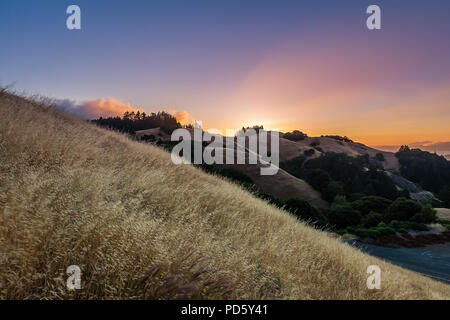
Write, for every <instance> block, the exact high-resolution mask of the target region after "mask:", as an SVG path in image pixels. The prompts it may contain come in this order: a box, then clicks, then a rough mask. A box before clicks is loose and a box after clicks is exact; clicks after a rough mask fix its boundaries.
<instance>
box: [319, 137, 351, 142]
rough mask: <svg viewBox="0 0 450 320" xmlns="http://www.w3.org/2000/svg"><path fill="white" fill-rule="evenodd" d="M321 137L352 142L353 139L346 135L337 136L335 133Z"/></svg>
mask: <svg viewBox="0 0 450 320" xmlns="http://www.w3.org/2000/svg"><path fill="white" fill-rule="evenodd" d="M322 137H325V138H331V139H334V140H337V141H345V142H353V140H351V139H349V138H348V137H347V136H344V137H342V136H337V135H325V136H322Z"/></svg>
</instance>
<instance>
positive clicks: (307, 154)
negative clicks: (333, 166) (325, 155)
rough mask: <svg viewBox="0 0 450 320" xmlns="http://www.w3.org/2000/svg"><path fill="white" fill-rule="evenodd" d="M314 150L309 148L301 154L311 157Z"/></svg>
mask: <svg viewBox="0 0 450 320" xmlns="http://www.w3.org/2000/svg"><path fill="white" fill-rule="evenodd" d="M315 152H316V150H314V149H309V150H305V151H304V152H303V154H304V155H305V157H311V156H312V155H313V154H314V153H315Z"/></svg>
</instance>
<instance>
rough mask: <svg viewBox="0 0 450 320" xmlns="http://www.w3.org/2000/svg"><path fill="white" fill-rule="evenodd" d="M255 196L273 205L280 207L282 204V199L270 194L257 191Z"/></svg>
mask: <svg viewBox="0 0 450 320" xmlns="http://www.w3.org/2000/svg"><path fill="white" fill-rule="evenodd" d="M257 196H258V197H259V198H261V199H263V200H265V201H267V202H269V203H270V204H273V205H274V206H277V207H282V206H283V205H284V201H283V200H281V199H279V198H277V197H274V196H272V195H271V194H267V193H258V194H257Z"/></svg>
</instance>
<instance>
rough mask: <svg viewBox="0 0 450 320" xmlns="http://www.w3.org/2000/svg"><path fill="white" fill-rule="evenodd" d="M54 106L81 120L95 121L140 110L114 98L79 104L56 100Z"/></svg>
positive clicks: (66, 100) (67, 100)
mask: <svg viewBox="0 0 450 320" xmlns="http://www.w3.org/2000/svg"><path fill="white" fill-rule="evenodd" d="M56 106H57V107H58V108H59V109H62V110H64V111H65V112H67V113H70V114H75V115H77V116H79V117H81V118H83V119H97V118H99V117H104V118H105V117H115V116H122V115H123V114H124V112H125V111H129V112H132V111H134V112H137V111H141V112H142V110H141V109H138V108H133V107H132V106H131V104H130V103H123V102H121V101H119V100H116V99H114V98H106V99H101V98H99V99H95V100H87V101H83V102H81V103H76V102H75V101H72V100H69V99H63V100H57V101H56Z"/></svg>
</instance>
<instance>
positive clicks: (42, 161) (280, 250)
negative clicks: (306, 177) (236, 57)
mask: <svg viewBox="0 0 450 320" xmlns="http://www.w3.org/2000/svg"><path fill="white" fill-rule="evenodd" d="M0 112H1V114H2V116H1V117H0V257H1V259H0V298H2V299H5V298H8V299H24V298H34V299H37V298H39V299H40V298H51V299H63V298H78V299H94V298H100V299H103V298H177V297H178V298H255V299H259V298H282V299H405V298H406V299H417V298H444V299H448V298H449V297H450V287H449V286H447V285H444V284H440V283H437V282H434V281H432V280H430V279H428V278H424V277H422V276H419V275H417V274H415V273H413V272H409V271H406V270H403V269H400V268H397V267H394V266H392V265H390V264H387V263H383V262H381V261H380V260H377V259H375V258H372V257H369V256H367V255H364V254H362V253H361V252H359V251H357V250H355V249H353V248H351V247H349V246H347V245H345V244H342V243H340V242H339V241H337V240H335V239H332V238H330V237H329V236H328V235H327V234H326V233H323V232H320V231H317V230H314V229H312V228H311V227H308V226H306V225H304V224H302V223H300V222H298V221H297V220H296V219H295V218H294V217H292V216H290V215H288V214H287V213H285V212H283V211H280V210H278V209H276V208H274V207H271V206H269V205H267V204H266V203H265V202H263V201H261V200H259V199H256V198H255V197H253V196H252V195H251V194H249V193H247V192H246V191H244V190H242V189H241V188H239V187H238V186H237V185H234V184H231V183H228V182H226V181H224V180H221V179H219V178H217V177H214V176H211V175H207V174H206V173H204V172H202V171H200V170H198V169H195V168H193V167H191V166H175V165H173V164H172V162H171V161H170V155H169V154H168V153H166V152H165V151H163V150H161V149H159V148H157V147H154V146H151V145H148V144H143V143H138V142H135V141H131V140H129V139H128V138H127V137H126V136H124V135H120V134H117V133H114V132H111V131H107V130H104V129H100V128H98V127H95V126H94V125H92V124H88V123H85V122H82V121H81V120H77V119H74V118H71V117H69V116H66V115H63V114H60V113H58V112H56V111H54V110H52V109H50V108H47V107H45V106H44V105H40V104H38V103H34V102H31V101H28V100H24V99H22V98H19V97H16V96H13V95H10V94H7V93H4V92H3V93H1V96H0ZM73 264H75V265H79V266H80V267H81V270H82V289H81V290H78V291H74V292H71V291H68V290H67V289H66V286H65V281H66V278H67V275H66V273H65V271H66V268H67V267H68V266H70V265H73ZM371 264H377V265H379V266H380V267H381V270H382V289H381V290H378V291H377V290H375V291H369V290H367V289H366V278H367V274H366V269H367V266H368V265H371Z"/></svg>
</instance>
